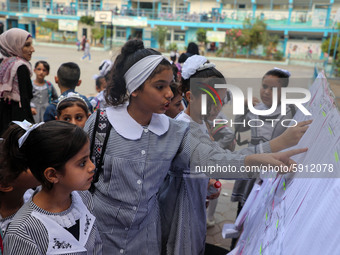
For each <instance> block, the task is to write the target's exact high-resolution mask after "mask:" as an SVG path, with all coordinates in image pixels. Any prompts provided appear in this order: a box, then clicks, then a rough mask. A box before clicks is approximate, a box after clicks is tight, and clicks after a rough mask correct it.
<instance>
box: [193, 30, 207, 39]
mask: <svg viewBox="0 0 340 255" xmlns="http://www.w3.org/2000/svg"><path fill="white" fill-rule="evenodd" d="M196 39H197V41H198V42H202V43H206V42H207V29H204V28H199V29H197V31H196Z"/></svg>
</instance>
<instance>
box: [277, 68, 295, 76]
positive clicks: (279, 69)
mask: <svg viewBox="0 0 340 255" xmlns="http://www.w3.org/2000/svg"><path fill="white" fill-rule="evenodd" d="M274 69H275V70H278V71H281V72H283V73H285V74H287V75H288V77H290V76H291V74H290V72H289V71H288V70H285V69H281V68H278V67H274Z"/></svg>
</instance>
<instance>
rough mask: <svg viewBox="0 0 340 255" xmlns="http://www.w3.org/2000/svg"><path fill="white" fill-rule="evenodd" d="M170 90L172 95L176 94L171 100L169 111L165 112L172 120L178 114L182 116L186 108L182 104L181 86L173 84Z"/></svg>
mask: <svg viewBox="0 0 340 255" xmlns="http://www.w3.org/2000/svg"><path fill="white" fill-rule="evenodd" d="M170 88H171V91H172V93H173V94H174V96H173V98H172V99H171V102H170V105H169V109H168V110H167V111H166V112H165V114H166V115H167V116H169V117H170V118H173V119H174V118H176V116H177V115H178V114H180V113H181V112H182V111H183V110H184V106H183V104H182V99H183V97H182V93H181V91H180V89H179V84H178V83H176V82H172V83H171V84H170Z"/></svg>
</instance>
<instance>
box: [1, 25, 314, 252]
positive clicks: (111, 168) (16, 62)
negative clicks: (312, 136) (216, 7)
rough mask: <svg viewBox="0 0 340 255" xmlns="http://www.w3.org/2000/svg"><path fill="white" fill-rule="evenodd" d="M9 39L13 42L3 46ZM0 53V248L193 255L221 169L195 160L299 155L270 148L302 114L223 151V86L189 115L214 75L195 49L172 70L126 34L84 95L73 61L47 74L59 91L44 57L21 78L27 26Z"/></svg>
mask: <svg viewBox="0 0 340 255" xmlns="http://www.w3.org/2000/svg"><path fill="white" fill-rule="evenodd" d="M13 33H15V34H13ZM13 37H15V38H19V39H18V40H16V44H15V47H16V48H15V50H12V48H11V46H13V45H8V44H6V40H9V39H12V40H13ZM0 52H1V54H2V62H1V64H0V82H1V85H0V118H1V122H0V124H1V133H2V134H1V141H0V146H1V149H0V196H1V200H0V223H1V232H2V235H1V237H2V238H1V244H3V249H4V254H16V255H20V254H27V253H29V254H204V252H205V235H206V199H208V200H213V199H216V198H217V197H218V196H219V193H220V190H218V191H217V192H216V193H214V194H209V196H208V195H207V190H208V189H209V187H210V186H211V185H213V184H214V183H215V182H216V180H215V179H216V178H230V176H229V174H228V173H219V174H215V175H214V174H210V175H209V174H206V173H197V172H194V171H193V169H194V166H196V165H199V166H204V165H209V164H214V163H218V164H220V165H231V166H235V167H237V168H240V167H241V166H260V165H268V164H270V165H274V166H280V165H287V166H289V165H290V164H291V163H293V161H292V160H291V159H290V157H291V156H293V155H295V154H297V153H303V152H305V151H306V149H297V150H292V151H286V152H279V151H281V150H283V149H286V148H289V147H291V146H293V145H295V144H297V142H298V141H299V139H300V138H301V137H302V135H303V134H304V132H305V131H306V130H307V128H308V124H309V123H310V122H303V123H299V125H298V126H297V127H292V128H288V129H287V130H282V132H280V134H277V135H276V136H275V137H274V136H273V137H270V138H269V139H266V140H264V141H260V142H259V143H257V144H254V146H250V147H249V148H245V149H243V150H240V151H237V152H232V151H233V150H234V148H235V139H234V136H233V132H232V131H231V130H230V129H229V128H228V127H227V126H222V127H220V128H219V129H218V130H217V129H214V127H213V126H212V125H211V118H212V119H213V118H215V117H216V116H218V114H221V113H220V112H221V109H222V106H223V104H224V103H225V102H226V101H227V99H228V91H227V90H226V89H217V91H216V92H217V93H216V95H215V96H214V97H215V98H214V99H216V100H218V99H221V98H222V100H221V105H218V104H217V105H216V104H214V102H213V101H215V100H214V99H209V100H208V103H207V111H208V113H209V114H208V116H203V115H202V114H201V113H200V110H201V107H200V105H201V103H202V102H201V98H202V97H201V95H202V93H204V92H203V91H204V90H202V89H201V86H202V84H204V85H205V86H210V87H211V86H213V85H214V84H216V83H217V82H218V81H221V80H222V81H223V82H224V83H225V82H226V80H225V77H224V76H223V75H222V74H221V72H220V71H219V70H217V69H216V68H215V65H214V64H212V63H209V61H208V60H207V59H206V58H205V57H203V56H199V55H197V54H190V56H187V59H186V60H185V62H184V64H183V66H181V67H180V69H181V70H180V71H179V66H178V65H176V64H175V63H174V62H175V61H176V60H175V59H173V63H170V62H169V60H167V59H166V58H165V57H163V56H162V55H161V53H159V52H158V51H156V50H153V49H146V48H144V44H143V42H142V41H139V40H129V41H128V42H127V43H126V44H125V45H124V46H123V47H122V49H121V52H120V54H119V55H118V56H117V58H116V59H115V60H114V62H113V63H112V62H111V61H103V62H102V64H101V66H100V75H99V76H97V77H96V88H97V91H98V92H99V94H98V95H97V97H95V98H92V99H90V100H88V98H86V97H85V96H83V95H80V94H79V93H77V92H75V88H76V86H77V85H79V84H80V83H81V80H80V69H79V66H78V65H77V64H75V63H72V62H68V63H64V64H62V65H61V66H60V67H59V69H58V71H57V76H56V77H55V83H56V84H58V87H59V89H60V92H61V95H60V96H59V97H57V95H56V90H55V88H54V87H53V85H52V84H51V83H50V82H48V81H46V80H45V76H46V75H48V72H49V65H48V63H46V62H45V61H38V62H37V63H36V65H35V68H34V73H35V75H36V79H35V80H33V82H31V75H32V71H31V67H30V64H29V61H30V59H31V55H32V53H33V52H34V48H33V46H32V39H31V36H30V35H29V34H28V33H27V32H25V31H23V30H20V29H11V30H8V31H7V32H5V33H4V34H2V35H0ZM3 70H4V71H3ZM276 72H278V73H279V74H280V75H283V74H284V73H285V72H284V70H277V71H275V73H273V72H271V73H267V74H266V75H265V76H264V78H263V84H262V89H263V90H266V92H263V94H264V95H265V96H264V97H263V98H261V99H262V101H263V106H261V107H270V102H269V97H270V93H268V91H269V90H270V89H271V88H272V87H278V88H280V87H281V86H284V85H282V84H281V83H280V81H277V80H275V79H274V78H275V77H276ZM9 75H12V76H11V77H15V78H13V79H12V80H10V79H8V77H9ZM277 77H280V76H277ZM23 78H25V80H22V79H23ZM269 78H271V80H270V81H269V80H268V79H269ZM197 79H199V82H197ZM272 80H274V82H272ZM8 83H10V85H11V87H10V88H9V87H8V86H7V84H8ZM287 84H288V83H287ZM184 102H185V103H184ZM184 108H185V109H184ZM166 115H167V116H166ZM208 117H209V118H210V119H209V118H208ZM34 120H36V121H35V122H36V124H34ZM42 120H43V121H45V122H42ZM268 132H269V131H268ZM260 152H261V153H260ZM92 162H93V163H92ZM258 177H259V175H258V173H251V174H250V173H243V174H241V173H240V175H239V176H238V178H240V179H249V178H258ZM1 247H2V246H1Z"/></svg>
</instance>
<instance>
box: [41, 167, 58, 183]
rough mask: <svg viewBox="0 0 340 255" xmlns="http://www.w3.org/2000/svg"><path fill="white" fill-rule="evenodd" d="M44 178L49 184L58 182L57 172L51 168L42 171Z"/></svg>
mask: <svg viewBox="0 0 340 255" xmlns="http://www.w3.org/2000/svg"><path fill="white" fill-rule="evenodd" d="M44 176H45V178H46V180H47V181H48V182H50V183H58V182H59V177H60V176H59V174H58V172H57V170H55V169H54V168H53V167H48V168H46V169H45V171H44Z"/></svg>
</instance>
